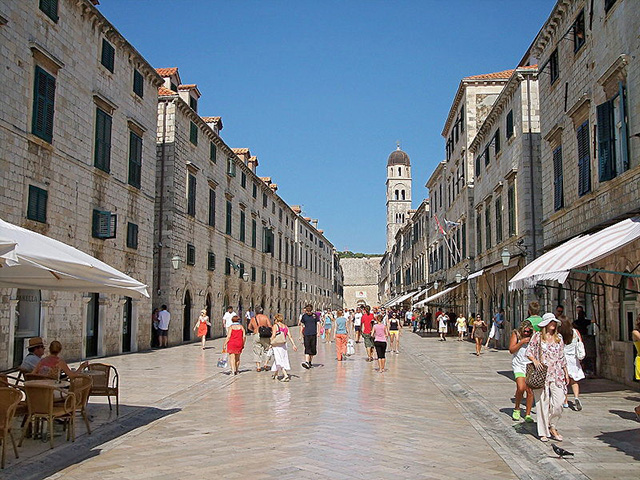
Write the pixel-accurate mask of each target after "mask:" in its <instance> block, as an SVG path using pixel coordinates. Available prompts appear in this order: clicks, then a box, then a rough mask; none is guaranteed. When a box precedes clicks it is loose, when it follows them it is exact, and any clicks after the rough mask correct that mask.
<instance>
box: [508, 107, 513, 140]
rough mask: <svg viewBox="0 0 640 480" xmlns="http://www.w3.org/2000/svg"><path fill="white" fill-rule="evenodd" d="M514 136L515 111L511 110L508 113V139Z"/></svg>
mask: <svg viewBox="0 0 640 480" xmlns="http://www.w3.org/2000/svg"><path fill="white" fill-rule="evenodd" d="M512 136H513V110H509V113H507V138H511V137H512Z"/></svg>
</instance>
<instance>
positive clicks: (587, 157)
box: [576, 119, 591, 197]
mask: <svg viewBox="0 0 640 480" xmlns="http://www.w3.org/2000/svg"><path fill="white" fill-rule="evenodd" d="M589 128H590V126H589V120H588V119H587V120H585V121H584V122H583V123H582V124H581V125H580V126H579V127H578V129H577V130H576V143H577V148H576V150H577V152H578V196H580V197H582V196H583V195H586V194H587V193H589V192H591V144H590V135H589ZM585 149H586V150H585Z"/></svg>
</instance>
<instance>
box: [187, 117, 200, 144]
mask: <svg viewBox="0 0 640 480" xmlns="http://www.w3.org/2000/svg"><path fill="white" fill-rule="evenodd" d="M189 141H190V142H191V143H193V144H194V145H198V126H197V125H196V124H195V123H193V122H191V123H190V129H189Z"/></svg>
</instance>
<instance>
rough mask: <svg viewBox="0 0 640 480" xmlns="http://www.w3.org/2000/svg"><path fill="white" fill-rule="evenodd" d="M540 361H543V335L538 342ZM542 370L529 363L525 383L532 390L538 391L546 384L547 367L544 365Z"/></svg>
mask: <svg viewBox="0 0 640 480" xmlns="http://www.w3.org/2000/svg"><path fill="white" fill-rule="evenodd" d="M537 353H538V355H537V357H538V361H539V362H541V361H542V335H540V338H539V341H538V352H537ZM542 367H543V368H541V369H540V370H538V369H537V368H536V366H535V365H534V364H533V362H531V363H527V373H526V377H525V383H526V384H527V386H528V387H529V388H531V389H532V390H537V389H540V388H542V387H544V384H545V382H546V381H547V366H546V365H545V364H544V363H543V364H542Z"/></svg>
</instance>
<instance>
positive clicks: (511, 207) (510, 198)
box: [507, 184, 516, 237]
mask: <svg viewBox="0 0 640 480" xmlns="http://www.w3.org/2000/svg"><path fill="white" fill-rule="evenodd" d="M507 209H508V217H509V218H508V220H509V236H510V237H512V236H514V235H515V234H516V189H515V186H514V185H513V184H511V185H509V188H508V189H507Z"/></svg>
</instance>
